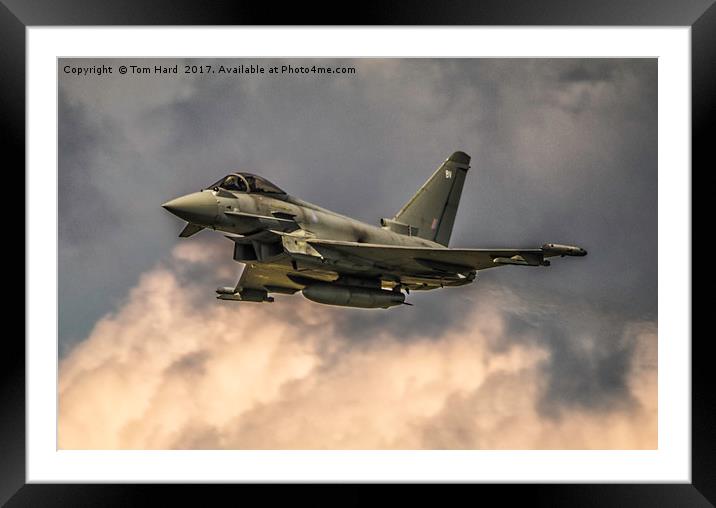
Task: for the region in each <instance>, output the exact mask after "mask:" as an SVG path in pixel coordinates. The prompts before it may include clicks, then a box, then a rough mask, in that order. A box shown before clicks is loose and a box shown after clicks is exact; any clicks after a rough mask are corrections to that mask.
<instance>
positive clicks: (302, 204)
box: [203, 190, 444, 248]
mask: <svg viewBox="0 0 716 508" xmlns="http://www.w3.org/2000/svg"><path fill="white" fill-rule="evenodd" d="M203 192H211V191H207V190H205V191H203ZM233 194H234V196H233V197H228V196H227V197H218V196H217V197H216V199H217V217H216V221H215V222H214V224H213V227H214V229H217V230H219V231H225V232H228V233H234V234H241V235H246V234H250V233H252V232H253V231H252V230H253V229H255V224H254V223H253V222H252V221H250V220H246V219H243V218H242V217H240V216H232V215H230V214H226V213H225V212H226V211H239V212H244V213H250V214H256V215H261V216H272V215H274V216H276V215H277V214H278V216H281V214H285V216H286V217H288V216H292V217H293V220H294V221H295V222H296V223H297V224H298V225H299V226H301V229H303V230H304V231H306V232H307V233H308V234H313V235H315V236H316V237H318V238H322V239H325V240H341V241H346V242H357V243H372V244H382V245H402V246H413V247H432V248H444V246H443V245H440V244H438V243H435V242H431V241H430V240H425V239H423V238H419V237H416V236H406V235H401V234H398V233H395V232H393V231H390V230H389V229H388V228H385V227H380V226H374V225H372V224H367V223H365V222H361V221H359V220H356V219H353V218H351V217H347V216H345V215H341V214H339V213H337V212H333V211H331V210H327V209H326V208H322V207H320V206H317V205H314V204H313V203H309V202H307V201H303V200H301V199H297V198H295V197H292V196H288V195H284V196H281V197H274V196H271V195H264V196H261V195H256V194H242V193H233ZM207 226H209V227H212V225H210V224H207Z"/></svg>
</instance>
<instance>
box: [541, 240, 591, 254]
mask: <svg viewBox="0 0 716 508" xmlns="http://www.w3.org/2000/svg"><path fill="white" fill-rule="evenodd" d="M542 250H543V251H545V252H546V253H551V254H554V255H558V256H586V255H587V251H586V250H585V249H583V248H581V247H577V246H575V245H562V244H559V243H545V244H544V245H543V246H542Z"/></svg>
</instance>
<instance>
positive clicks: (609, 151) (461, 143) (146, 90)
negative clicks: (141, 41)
mask: <svg viewBox="0 0 716 508" xmlns="http://www.w3.org/2000/svg"><path fill="white" fill-rule="evenodd" d="M71 63H73V64H76V65H97V64H102V63H104V64H112V65H115V66H117V65H119V64H120V63H124V64H127V65H130V64H137V61H136V60H123V61H117V60H98V59H72V62H71ZM154 63H158V64H159V63H164V64H169V61H155V62H146V61H143V62H142V64H143V65H152V64H154ZM176 63H180V66H181V63H183V62H182V61H173V62H172V65H173V64H176ZM191 63H193V64H196V65H200V64H207V63H208V64H211V65H218V64H219V63H224V64H228V65H236V64H238V63H244V64H249V63H254V64H256V63H258V64H261V65H264V66H268V65H275V64H280V63H283V62H276V61H273V60H241V61H240V62H239V61H237V60H223V61H219V60H195V61H192V62H191ZM312 63H318V64H321V65H334V64H335V65H349V66H354V67H355V68H356V73H355V74H354V75H349V76H348V75H346V76H343V75H336V76H333V77H328V76H306V75H297V76H293V77H286V76H284V77H269V76H268V75H265V76H258V75H257V76H240V77H238V76H233V77H229V76H221V77H219V76H218V75H217V76H215V77H207V75H198V74H197V75H182V74H179V75H176V76H174V75H161V76H159V75H156V76H142V77H141V78H138V77H137V76H134V77H132V76H129V75H120V74H112V75H107V76H103V77H102V78H101V79H95V78H93V77H90V78H88V77H82V78H81V77H78V76H75V75H71V74H69V75H68V74H63V73H60V75H59V88H60V93H59V97H58V113H59V133H60V137H59V147H58V150H59V154H58V155H59V171H60V173H59V181H60V215H59V227H60V232H59V233H60V236H59V240H60V245H59V248H60V270H59V288H60V292H61V300H60V316H59V319H60V323H59V327H60V341H61V352H62V354H64V352H65V351H66V350H68V349H69V347H70V346H71V345H72V344H73V343H76V342H77V340H79V339H81V338H83V337H86V336H87V334H88V332H89V330H90V329H91V328H92V326H93V325H94V324H95V322H96V321H97V320H98V319H99V318H100V317H101V316H102V315H104V314H105V313H106V312H107V311H108V310H109V309H112V308H114V307H115V306H116V303H117V300H118V299H119V298H121V297H122V296H123V295H124V294H126V292H127V291H128V290H129V288H130V286H131V284H132V281H134V280H136V278H137V277H138V276H139V275H140V274H141V273H143V272H146V271H147V270H149V269H150V268H151V267H152V266H153V265H154V264H155V262H156V260H157V259H161V258H164V257H165V256H167V254H168V252H169V251H170V249H171V248H172V246H173V244H174V243H175V239H176V235H177V234H178V232H179V231H180V230H181V227H182V225H180V224H179V221H177V220H176V219H175V218H173V217H171V216H170V215H169V214H168V213H166V212H165V211H164V210H162V209H161V207H160V205H161V203H163V202H165V201H167V200H168V199H171V198H174V197H176V196H178V195H181V194H186V193H188V192H192V191H196V190H198V189H199V188H200V187H202V186H205V185H207V184H208V183H210V182H213V181H216V180H217V179H218V178H219V177H221V176H223V175H224V174H226V173H228V172H229V171H231V170H235V169H243V170H247V171H251V172H255V173H259V174H262V175H264V176H266V177H268V178H269V179H270V180H272V181H275V183H277V184H278V185H279V186H281V187H282V188H285V190H287V191H288V192H290V193H291V194H293V195H295V196H297V197H300V198H302V199H306V200H308V201H311V202H314V203H316V204H318V205H320V206H324V207H326V208H329V209H331V210H335V211H337V212H339V213H344V214H346V215H350V216H352V217H355V218H358V219H361V220H364V221H366V222H368V223H371V224H377V223H378V220H379V218H380V217H389V216H392V215H393V214H394V213H395V212H396V211H397V210H398V209H399V208H400V206H401V205H402V204H403V203H404V202H405V201H407V200H408V199H409V198H410V197H411V196H412V194H413V193H414V192H415V191H416V190H417V189H418V188H419V187H420V185H421V184H422V183H423V182H424V181H425V179H426V178H427V177H428V176H429V175H430V174H431V172H432V171H434V169H435V168H436V167H437V166H438V165H439V164H440V162H442V160H444V159H445V158H446V157H447V156H448V155H449V154H450V153H451V152H453V151H454V150H456V149H462V150H465V151H467V152H468V153H470V154H471V155H472V156H473V159H472V169H471V171H470V176H469V177H468V180H467V181H466V184H465V190H464V192H463V197H462V200H461V205H460V211H459V213H458V216H457V220H456V224H455V229H454V232H453V237H452V245H454V246H464V247H490V246H495V247H509V246H529V247H533V246H536V245H541V244H542V243H544V242H550V241H555V242H562V243H573V244H578V245H584V246H585V247H586V248H588V249H589V251H590V257H589V258H588V259H587V260H585V261H584V262H580V263H565V264H563V265H562V266H554V267H553V270H551V271H550V275H549V276H541V275H540V274H530V275H529V276H527V277H526V276H524V272H507V273H504V272H501V274H500V277H499V278H500V284H502V285H504V286H509V287H510V288H511V289H512V290H513V291H517V292H521V293H530V294H534V293H535V291H536V288H543V287H548V288H549V289H550V290H551V291H553V292H555V294H556V293H558V292H559V293H561V295H562V300H563V301H571V300H574V299H580V298H584V295H589V297H590V298H592V302H591V303H592V304H594V305H598V306H600V307H604V306H607V305H609V306H611V307H612V309H618V310H619V312H620V313H621V315H622V316H623V320H624V321H631V320H640V319H647V320H648V319H655V318H656V310H657V305H656V303H657V302H656V294H657V291H656V289H657V288H656V274H657V256H655V255H649V254H648V253H650V252H652V253H653V252H656V248H657V243H656V239H657V192H656V189H657V187H656V185H657V172H656V170H657V165H656V154H657V129H656V127H657V123H656V112H657V107H656V106H657V103H656V93H657V62H656V59H650V60H646V59H341V60H311V61H307V60H302V61H301V62H296V61H291V64H292V65H297V64H301V65H310V64H312ZM199 235H201V236H199ZM199 235H197V238H202V239H205V238H207V237H208V236H209V233H200V234H199ZM229 255H230V254H229ZM491 277H492V276H491V275H486V278H491ZM565 281H569V283H568V284H566V283H565ZM88 294H91V295H92V298H87V295H88ZM463 294H464V292H459V291H455V292H452V293H451V295H450V296H449V297H448V298H447V300H450V301H451V303H447V302H446V298H445V297H440V298H437V297H433V296H432V295H427V296H426V297H425V298H424V300H426V301H429V305H431V306H436V307H440V308H441V309H446V310H447V314H446V313H445V312H435V313H434V316H432V317H431V318H430V319H429V320H423V319H421V317H418V318H415V317H413V319H412V320H407V319H406V320H398V319H396V320H395V321H399V322H400V325H401V326H402V327H403V330H408V332H409V333H408V334H407V335H410V332H411V331H412V330H413V329H419V328H421V327H431V328H432V329H433V331H434V332H435V333H436V334H437V331H438V330H439V329H440V328H441V327H442V326H444V325H445V324H446V323H445V322H441V320H442V319H443V316H446V315H448V316H450V317H452V312H451V308H452V307H457V308H462V307H463V306H464V305H466V303H465V302H463V301H462V300H461V299H462V295H463ZM453 295H454V296H453ZM356 322H357V324H358V325H361V324H362V319H360V318H359V319H357V320H356ZM350 324H351V323H346V326H348V325H350ZM357 328H359V329H362V328H363V327H362V326H358V327H357ZM620 328H621V326H620ZM359 331H360V330H354V331H346V333H358V332H359ZM371 333H372V331H371ZM403 335H406V333H405V332H403Z"/></svg>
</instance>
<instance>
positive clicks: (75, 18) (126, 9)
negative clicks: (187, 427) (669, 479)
mask: <svg viewBox="0 0 716 508" xmlns="http://www.w3.org/2000/svg"><path fill="white" fill-rule="evenodd" d="M352 5H354V7H355V8H353V9H351V6H350V5H347V9H346V11H345V12H344V13H343V14H341V13H339V11H338V10H336V8H335V5H333V4H326V5H323V4H322V3H320V2H319V3H312V4H310V5H309V4H307V3H303V2H299V3H296V4H295V5H294V6H290V5H284V6H282V7H281V8H280V9H279V8H276V6H275V5H272V4H270V3H264V4H260V3H257V2H251V3H249V2H241V3H239V2H232V3H229V2H225V3H224V2H211V1H209V2H190V1H187V0H159V1H152V2H140V1H136V0H135V1H132V0H54V1H52V2H51V1H49V0H0V71H1V72H2V74H1V75H2V78H1V79H0V87H1V96H0V97H1V98H0V108H2V115H0V125H2V131H1V139H2V145H3V147H4V148H3V161H4V162H5V165H4V166H5V171H4V174H5V175H6V177H8V176H12V177H14V178H11V179H9V180H7V181H6V189H8V190H9V189H10V188H11V189H12V190H14V191H15V193H16V194H17V195H21V194H20V193H19V192H17V190H18V188H20V187H21V188H23V189H24V194H22V195H23V199H24V200H25V206H28V203H30V202H31V200H32V192H33V190H32V189H27V188H25V184H24V178H23V179H22V180H21V181H20V182H19V185H17V184H15V182H14V181H13V180H20V178H19V176H18V175H20V174H24V171H22V170H20V168H24V167H25V29H26V27H30V26H42V25H49V26H78V25H79V26H82V25H85V26H93V25H288V24H290V25H295V24H309V25H323V24H325V25H347V24H348V23H350V24H351V25H507V26H509V25H533V26H535V25H552V26H555V25H577V26H585V25H591V26H610V25H620V26H690V27H691V51H692V55H691V70H692V167H693V168H701V170H702V171H707V170H709V169H710V170H713V168H714V167H716V163H715V161H714V155H713V153H714V151H713V149H712V148H711V146H709V145H711V144H712V143H711V140H710V138H709V136H708V134H707V133H708V132H710V131H711V130H712V129H709V127H713V123H714V120H713V114H714V112H715V111H716V75H715V73H714V67H716V65H714V64H716V5H713V0H689V1H684V0H680V1H679V0H668V1H667V0H658V1H650V2H647V1H645V0H639V1H631V2H623V1H620V0H601V1H599V0H572V1H565V0H542V1H539V2H536V1H534V0H518V1H510V2H507V1H504V0H489V1H480V2H477V1H474V2H473V1H467V0H460V1H451V2H441V3H438V2H435V3H433V4H428V3H426V2H410V3H405V4H400V5H388V4H385V3H379V2H376V3H361V4H360V5H358V4H352ZM696 173H697V172H696V171H693V169H692V175H693V174H696ZM10 182H12V184H15V185H12V184H11V183H10ZM10 185H12V187H10ZM6 206H7V202H6ZM13 208H14V210H17V208H18V207H17V206H15V207H13ZM25 209H26V208H23V210H25ZM694 217H695V216H694ZM13 222H14V221H13ZM692 230H693V226H692ZM8 233H9V234H14V233H12V232H11V231H9V232H8ZM26 234H27V232H26ZM692 248H693V245H692ZM7 250H8V249H6V251H7ZM24 254H25V252H24V248H23V259H24ZM23 263H24V261H23ZM11 267H12V265H10V264H9V263H6V270H7V271H8V272H16V273H19V270H13V269H12V268H11ZM8 268H9V270H8ZM5 280H6V281H7V278H6V279H5ZM6 284H7V286H6V297H7V298H10V299H12V300H14V301H15V302H20V301H22V302H23V306H24V302H25V298H22V299H20V297H19V295H17V294H16V293H15V292H12V294H11V291H10V288H11V287H18V286H17V285H12V286H10V283H9V282H6ZM702 284H705V282H702ZM25 296H26V297H32V296H33V295H32V289H31V288H27V287H25ZM8 314H9V313H8ZM692 315H693V314H692ZM692 322H693V318H692ZM23 330H24V323H23ZM6 331H7V333H6V334H5V337H4V348H3V349H4V351H3V353H2V354H0V362H2V366H1V368H0V373H1V374H0V375H1V376H2V381H1V383H0V401H2V410H1V417H0V502H2V503H5V502H7V504H8V506H25V505H28V506H59V505H62V506H84V505H88V506H89V505H91V506H98V505H102V506H115V505H123V506H124V505H130V504H131V505H135V504H139V503H141V502H142V501H146V500H147V499H148V497H149V496H155V495H160V496H162V497H163V498H166V496H168V495H172V496H181V497H182V498H184V500H185V501H186V500H191V499H192V497H191V496H192V495H194V490H192V493H189V492H188V489H187V487H186V486H181V485H171V486H166V485H165V486H153V485H127V484H124V485H77V484H75V485H63V484H26V480H25V476H26V475H25V471H26V469H25V467H26V448H25V438H26V436H25V423H26V422H25V345H24V340H21V338H20V334H19V333H16V332H13V331H11V330H10V329H8V328H7V327H6ZM23 337H24V334H23ZM708 340H709V337H705V336H703V335H702V336H699V335H693V337H692V465H691V467H692V469H691V471H692V483H691V484H658V483H650V484H639V485H636V484H585V485H565V484H550V485H537V484H530V485H521V486H520V488H515V486H514V485H511V486H505V485H502V486H500V485H479V486H477V487H479V488H480V489H482V490H483V491H484V490H486V489H490V490H491V491H494V493H495V494H498V495H499V497H500V503H501V504H504V503H507V504H510V503H511V502H514V501H515V500H518V499H522V500H523V501H524V500H528V502H531V503H535V504H537V505H549V506H563V505H565V506H566V505H568V506H613V505H629V506H639V505H644V506H713V505H714V504H715V503H716V481H715V479H716V458H715V455H714V450H715V449H716V440H715V439H714V438H715V434H716V416H715V415H716V412H714V411H713V410H712V409H713V407H714V401H715V398H714V391H713V390H712V389H711V386H712V382H713V381H714V369H713V367H712V365H711V364H712V362H713V360H712V359H711V356H710V355H708V354H707V347H708V346H707V344H708V342H707V341H708ZM238 487H240V486H234V485H232V486H216V485H214V486H210V485H204V486H200V487H198V488H199V493H198V494H196V495H197V496H199V497H198V498H197V499H202V500H204V501H205V497H204V496H205V495H206V494H207V493H208V491H209V489H216V488H221V489H224V490H225V489H235V488H238ZM244 488H245V486H244ZM420 495H421V498H423V499H424V500H429V497H428V498H426V497H424V495H423V494H422V493H421V494H420ZM473 495H474V494H473ZM187 496H189V497H187ZM523 496H524V497H523ZM525 498H526V499H525ZM356 499H357V498H352V501H355V500H356ZM442 501H444V497H443V498H442Z"/></svg>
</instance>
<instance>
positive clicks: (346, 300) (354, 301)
mask: <svg viewBox="0 0 716 508" xmlns="http://www.w3.org/2000/svg"><path fill="white" fill-rule="evenodd" d="M302 293H303V296H305V297H306V298H308V299H309V300H311V301H313V302H316V303H323V304H326V305H338V306H341V307H358V308H362V309H387V308H389V307H393V306H395V305H402V304H403V303H405V295H404V294H403V293H401V292H400V291H387V290H385V289H373V288H365V287H356V286H342V285H338V284H314V285H311V286H308V287H307V288H305V289H304V290H303V291H302Z"/></svg>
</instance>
